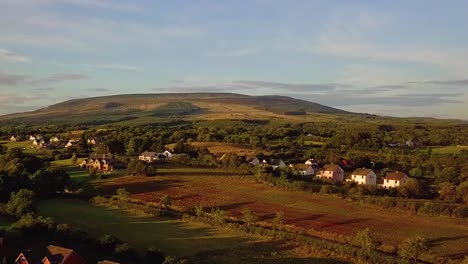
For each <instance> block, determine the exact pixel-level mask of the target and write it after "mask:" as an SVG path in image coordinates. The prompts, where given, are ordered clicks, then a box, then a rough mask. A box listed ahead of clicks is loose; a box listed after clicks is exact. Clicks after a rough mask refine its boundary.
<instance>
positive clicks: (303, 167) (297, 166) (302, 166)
mask: <svg viewBox="0 0 468 264" xmlns="http://www.w3.org/2000/svg"><path fill="white" fill-rule="evenodd" d="M292 167H293V168H294V169H296V170H308V169H309V168H310V167H311V166H310V165H309V164H303V163H297V164H292Z"/></svg>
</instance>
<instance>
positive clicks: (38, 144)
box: [32, 139, 50, 149]
mask: <svg viewBox="0 0 468 264" xmlns="http://www.w3.org/2000/svg"><path fill="white" fill-rule="evenodd" d="M49 145H50V141H49V140H48V139H35V140H33V142H32V148H37V149H43V148H48V147H49Z"/></svg>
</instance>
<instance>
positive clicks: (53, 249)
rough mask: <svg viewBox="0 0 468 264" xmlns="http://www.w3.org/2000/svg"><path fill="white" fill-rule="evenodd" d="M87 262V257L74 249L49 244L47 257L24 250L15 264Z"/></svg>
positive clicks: (70, 263) (84, 263) (74, 263)
mask: <svg viewBox="0 0 468 264" xmlns="http://www.w3.org/2000/svg"><path fill="white" fill-rule="evenodd" d="M42 256H43V255H42ZM39 263H40V264H86V261H85V259H84V258H83V257H82V256H80V255H78V254H77V253H76V252H75V251H74V250H73V249H68V248H63V247H59V246H54V245H49V246H47V247H46V252H45V257H43V258H42V260H41V259H40V258H38V257H37V256H36V257H35V256H34V254H32V253H31V252H22V253H20V254H19V256H18V257H17V258H16V260H15V264H39Z"/></svg>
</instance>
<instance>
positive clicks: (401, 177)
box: [381, 171, 409, 188]
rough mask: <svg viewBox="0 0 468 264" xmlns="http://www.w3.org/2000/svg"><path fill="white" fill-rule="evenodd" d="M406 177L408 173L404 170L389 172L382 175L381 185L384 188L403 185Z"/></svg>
mask: <svg viewBox="0 0 468 264" xmlns="http://www.w3.org/2000/svg"><path fill="white" fill-rule="evenodd" d="M408 179H409V177H408V175H406V173H404V172H401V171H393V172H389V173H387V175H386V176H385V177H383V183H382V185H381V186H382V187H384V188H396V187H399V186H401V185H403V184H404V183H405V182H406V181H407V180H408Z"/></svg>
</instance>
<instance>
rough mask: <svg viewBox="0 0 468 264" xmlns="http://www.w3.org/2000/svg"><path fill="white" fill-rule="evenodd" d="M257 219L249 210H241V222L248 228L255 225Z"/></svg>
mask: <svg viewBox="0 0 468 264" xmlns="http://www.w3.org/2000/svg"><path fill="white" fill-rule="evenodd" d="M257 219H258V217H257V214H256V213H255V212H254V211H252V210H251V209H250V208H244V209H243V210H242V221H244V223H245V224H246V225H247V227H250V226H251V225H253V224H255V222H256V221H257Z"/></svg>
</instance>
